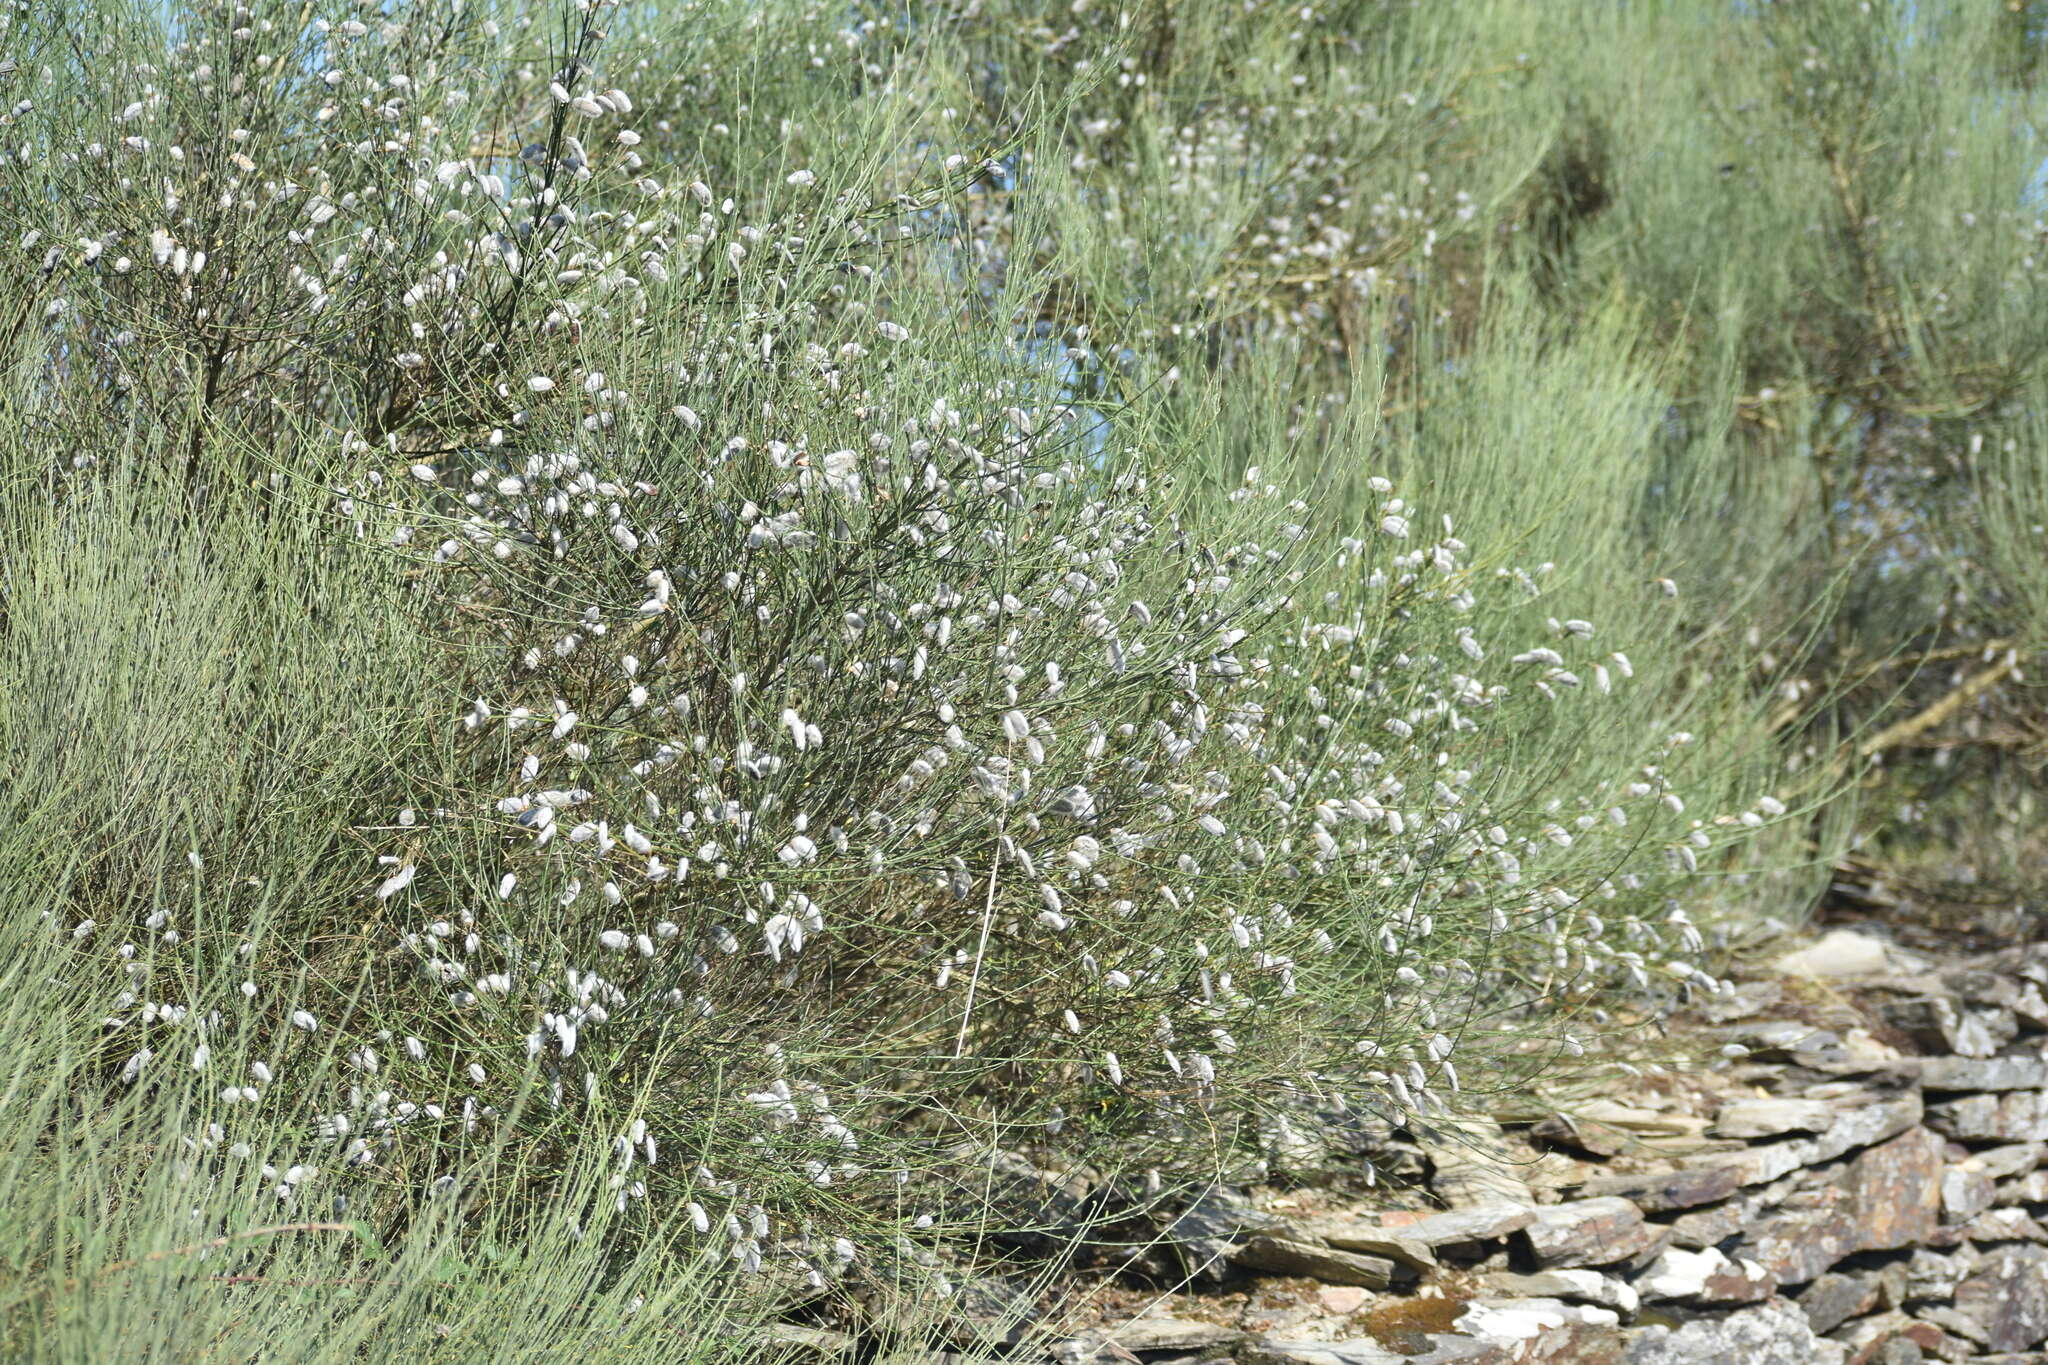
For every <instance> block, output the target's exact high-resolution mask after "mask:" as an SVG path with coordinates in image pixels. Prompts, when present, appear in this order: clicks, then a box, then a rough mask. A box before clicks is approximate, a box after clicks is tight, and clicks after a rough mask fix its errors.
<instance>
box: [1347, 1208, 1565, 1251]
mask: <svg viewBox="0 0 2048 1365" xmlns="http://www.w3.org/2000/svg"><path fill="white" fill-rule="evenodd" d="M1535 1216H1536V1210H1535V1209H1534V1208H1533V1207H1532V1206H1531V1205H1528V1204H1483V1205H1480V1206H1479V1207H1477V1208H1469V1209H1453V1210H1451V1211H1450V1212H1449V1213H1435V1214H1429V1215H1427V1216H1424V1217H1421V1218H1417V1219H1415V1220H1414V1221H1412V1222H1405V1223H1400V1224H1395V1223H1393V1222H1392V1220H1391V1219H1390V1218H1386V1217H1382V1218H1381V1220H1380V1223H1381V1225H1382V1226H1385V1227H1398V1228H1399V1230H1400V1233H1401V1235H1402V1236H1404V1237H1409V1238H1413V1239H1414V1240H1415V1241H1418V1242H1421V1243H1422V1244H1423V1245H1424V1246H1427V1247H1429V1248H1431V1249H1432V1250H1434V1251H1437V1252H1457V1251H1461V1250H1464V1249H1466V1248H1469V1247H1471V1246H1473V1245H1474V1244H1476V1243H1481V1242H1497V1241H1499V1240H1501V1239H1502V1238H1504V1237H1506V1236H1507V1235H1508V1234H1509V1233H1511V1232H1520V1231H1521V1230H1522V1229H1523V1228H1525V1227H1528V1226H1529V1221H1530V1220H1531V1219H1533V1218H1534V1217H1535Z"/></svg>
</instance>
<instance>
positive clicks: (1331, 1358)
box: [1237, 1337, 1412, 1365]
mask: <svg viewBox="0 0 2048 1365" xmlns="http://www.w3.org/2000/svg"><path fill="white" fill-rule="evenodd" d="M1237 1359H1238V1362H1239V1365H1412V1361H1411V1360H1410V1358H1409V1357H1408V1356H1404V1355H1397V1354H1396V1353H1395V1352H1393V1351H1389V1350H1388V1349H1387V1348H1386V1347H1384V1346H1382V1345H1380V1344H1379V1343H1378V1342H1377V1341H1374V1340H1373V1339H1372V1338H1371V1337H1355V1338H1353V1339H1351V1340H1349V1341H1288V1340H1286V1339H1284V1338H1278V1337H1260V1338H1258V1339H1256V1340H1254V1341H1249V1342H1246V1343H1245V1344H1244V1345H1243V1346H1241V1347H1239V1348H1238V1352H1237Z"/></svg>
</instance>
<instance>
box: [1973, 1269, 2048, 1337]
mask: <svg viewBox="0 0 2048 1365" xmlns="http://www.w3.org/2000/svg"><path fill="white" fill-rule="evenodd" d="M1955 1312H1956V1313H1957V1314H1958V1315H1959V1316H1960V1317H1962V1318H1965V1319H1967V1320H1968V1321H1969V1322H1970V1323H1971V1324H1973V1325H1974V1326H1976V1327H1977V1328H1979V1329H1980V1330H1981V1332H1982V1333H1983V1334H1982V1335H1981V1336H1974V1339H1975V1340H1976V1341H1977V1342H1979V1343H1980V1344H1981V1345H1984V1346H1988V1347H1990V1348H1991V1349H1992V1350H1994V1351H2029V1350H2032V1349H2034V1348H2035V1347H2037V1346H2039V1345H2040V1344H2041V1343H2042V1342H2043V1341H2048V1249H2043V1248H2041V1247H2036V1246H2022V1247H2006V1248H2003V1249H2001V1250H1998V1251H1994V1252H1991V1253H1990V1254H1988V1255H1987V1256H1985V1257H1984V1259H1983V1260H1982V1261H1980V1262H1979V1263H1978V1265H1977V1267H1976V1269H1975V1270H1974V1271H1973V1272H1972V1273H1971V1275H1970V1278H1968V1279H1967V1280H1965V1281H1963V1283H1962V1284H1961V1285H1960V1286H1958V1287H1957V1289H1956V1292H1955Z"/></svg>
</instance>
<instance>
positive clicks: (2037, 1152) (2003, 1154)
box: [1957, 1142, 2048, 1180]
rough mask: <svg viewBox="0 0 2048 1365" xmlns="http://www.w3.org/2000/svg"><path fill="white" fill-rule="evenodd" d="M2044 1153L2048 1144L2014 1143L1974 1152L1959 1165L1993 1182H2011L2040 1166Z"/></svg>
mask: <svg viewBox="0 0 2048 1365" xmlns="http://www.w3.org/2000/svg"><path fill="white" fill-rule="evenodd" d="M2044 1153H2048V1143H2040V1142H2014V1143H2008V1144H2007V1145H2006V1146H2003V1147H1987V1148H1985V1149H1984V1150H1983V1151H1981V1152H1972V1153H1970V1156H1969V1158H1968V1159H1967V1160H1965V1161H1962V1162H1959V1163H1957V1164H1958V1165H1960V1166H1961V1167H1962V1168H1963V1169H1964V1170H1967V1171H1982V1172H1983V1173H1984V1174H1986V1175H1988V1176H1990V1177H1991V1178H1992V1179H1993V1180H2009V1179H2011V1178H2012V1177H2013V1176H2016V1175H2025V1174H2026V1173H2027V1172H2028V1171H2031V1170H2033V1169H2034V1168H2035V1167H2036V1166H2039V1165H2040V1164H2041V1157H2042V1155H2043V1154H2044Z"/></svg>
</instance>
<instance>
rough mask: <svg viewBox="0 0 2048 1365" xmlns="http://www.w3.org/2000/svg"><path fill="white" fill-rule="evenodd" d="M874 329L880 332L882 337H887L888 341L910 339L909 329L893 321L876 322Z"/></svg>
mask: <svg viewBox="0 0 2048 1365" xmlns="http://www.w3.org/2000/svg"><path fill="white" fill-rule="evenodd" d="M875 330H876V331H877V332H880V333H881V334H882V335H883V336H884V337H887V338H888V339H889V340H890V341H908V340H910V331H909V329H908V328H905V327H902V326H900V325H898V324H896V323H893V322H878V323H876V324H875Z"/></svg>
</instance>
